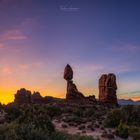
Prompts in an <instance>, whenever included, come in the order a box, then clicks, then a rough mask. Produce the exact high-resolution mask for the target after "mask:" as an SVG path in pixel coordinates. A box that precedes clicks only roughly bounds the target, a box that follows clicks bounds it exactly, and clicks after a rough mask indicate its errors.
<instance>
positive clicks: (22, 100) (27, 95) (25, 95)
mask: <svg viewBox="0 0 140 140" xmlns="http://www.w3.org/2000/svg"><path fill="white" fill-rule="evenodd" d="M14 102H15V103H16V104H18V105H21V104H29V103H31V91H29V90H26V89H24V88H22V89H20V90H18V91H17V93H16V94H15V100H14Z"/></svg>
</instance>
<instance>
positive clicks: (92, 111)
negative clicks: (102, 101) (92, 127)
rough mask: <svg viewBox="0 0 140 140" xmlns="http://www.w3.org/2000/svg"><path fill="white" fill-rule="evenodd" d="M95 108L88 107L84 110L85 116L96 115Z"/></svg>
mask: <svg viewBox="0 0 140 140" xmlns="http://www.w3.org/2000/svg"><path fill="white" fill-rule="evenodd" d="M95 112H96V111H95V109H94V108H87V109H86V110H85V111H84V116H85V117H91V116H94V115H95Z"/></svg>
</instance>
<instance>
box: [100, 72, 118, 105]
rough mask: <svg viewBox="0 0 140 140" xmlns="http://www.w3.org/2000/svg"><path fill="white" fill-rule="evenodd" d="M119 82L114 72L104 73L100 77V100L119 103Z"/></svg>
mask: <svg viewBox="0 0 140 140" xmlns="http://www.w3.org/2000/svg"><path fill="white" fill-rule="evenodd" d="M116 91H117V83H116V76H115V74H113V73H110V74H108V75H107V74H103V75H102V76H101V78H100V79H99V101H101V102H109V103H114V104H117V96H116Z"/></svg>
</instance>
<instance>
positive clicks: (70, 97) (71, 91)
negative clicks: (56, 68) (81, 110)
mask: <svg viewBox="0 0 140 140" xmlns="http://www.w3.org/2000/svg"><path fill="white" fill-rule="evenodd" d="M64 79H65V80H66V81H67V94H66V100H67V101H75V100H77V101H81V100H85V97H84V95H83V94H82V93H81V92H79V91H78V89H77V87H76V85H75V84H74V83H73V80H72V79H73V70H72V68H71V66H70V65H69V64H67V65H66V67H65V70H64Z"/></svg>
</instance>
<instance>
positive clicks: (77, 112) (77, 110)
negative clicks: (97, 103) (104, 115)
mask: <svg viewBox="0 0 140 140" xmlns="http://www.w3.org/2000/svg"><path fill="white" fill-rule="evenodd" d="M73 114H74V115H75V116H78V117H83V115H84V110H83V109H82V108H80V107H77V108H74V109H73Z"/></svg>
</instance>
